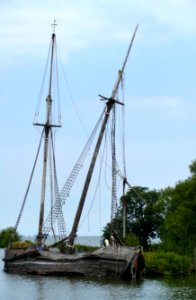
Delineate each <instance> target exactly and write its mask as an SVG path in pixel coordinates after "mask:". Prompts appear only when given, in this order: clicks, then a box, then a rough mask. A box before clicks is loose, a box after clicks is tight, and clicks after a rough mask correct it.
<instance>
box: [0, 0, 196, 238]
mask: <svg viewBox="0 0 196 300" xmlns="http://www.w3.org/2000/svg"><path fill="white" fill-rule="evenodd" d="M195 16H196V3H195V1H191V0H159V1H157V0H154V1H153V0H148V1H146V0H137V1H134V0H108V1H102V0H94V1H90V0H89V1H88V0H78V1H76V0H72V1H66V0H64V1H60V0H47V1H46V0H42V1H40V0H39V1H38V0H34V1H26V0H13V1H12V0H8V1H1V2H0V38H1V47H0V65H1V68H0V86H1V93H0V105H1V110H0V123H1V124H0V126H1V127H0V128H1V142H0V143H1V147H0V160H1V163H0V165H1V168H0V178H1V189H0V204H1V210H0V229H1V228H5V227H7V226H10V225H14V224H15V221H16V218H17V215H18V212H19V209H20V205H21V202H22V199H23V195H24V192H25V189H26V186H27V181H28V177H29V174H30V171H31V167H32V164H33V158H34V156H35V152H36V147H37V144H38V141H39V132H38V131H37V130H36V129H35V128H34V127H33V126H32V123H33V119H34V113H35V109H36V104H37V100H38V95H39V90H40V86H41V80H42V76H43V72H44V67H45V62H46V56H47V51H48V46H49V42H50V35H51V23H52V22H53V20H54V19H56V20H57V23H58V26H57V29H56V34H57V44H58V49H59V52H60V55H61V60H62V62H63V67H64V69H65V72H66V76H67V78H68V81H69V85H70V89H71V91H72V95H73V98H74V100H75V103H76V105H77V108H78V110H79V112H80V115H81V118H82V120H83V123H84V124H85V127H86V128H87V131H88V132H89V133H90V131H91V129H92V128H93V126H94V123H95V121H96V120H97V119H98V117H99V115H100V113H101V111H102V109H103V104H102V103H101V102H100V101H99V97H98V94H103V95H105V96H110V94H111V91H112V88H113V85H114V83H115V80H116V76H117V71H118V69H119V68H120V67H121V65H122V62H123V59H124V56H125V53H126V50H127V47H128V44H129V42H130V39H131V36H132V33H133V31H134V28H135V26H136V24H137V23H139V30H138V32H137V35H136V38H135V41H134V45H133V48H132V51H131V54H130V57H129V61H128V63H127V66H126V70H125V101H126V158H127V174H128V179H129V182H130V183H131V184H132V185H141V186H147V187H149V188H155V189H159V188H165V187H167V186H169V185H170V186H174V185H175V183H176V182H178V181H179V180H183V179H185V178H187V177H188V176H189V169H188V165H189V164H190V163H191V161H192V160H194V159H195V158H196V155H195V153H196V128H195V127H196V126H195V124H196V118H195V112H196V104H195V103H196V101H195V99H196V85H195V78H196V75H195V73H196V67H195V65H196V18H195ZM60 87H61V88H60V89H61V90H62V96H61V109H62V122H63V128H62V130H61V132H60V131H59V132H58V133H57V139H56V143H57V144H58V143H59V144H60V151H59V158H60V160H61V161H60V162H58V165H59V167H60V168H59V169H60V170H59V174H60V183H61V184H63V183H64V181H65V180H64V179H66V176H65V175H64V174H68V173H69V170H70V169H71V164H72V163H73V162H74V161H75V160H76V159H77V156H78V154H79V153H80V151H79V149H82V146H83V145H84V143H85V141H86V134H85V132H84V130H83V128H82V126H81V124H80V122H79V120H78V118H77V114H76V113H75V110H74V108H73V105H72V102H71V100H70V97H69V93H68V92H66V88H65V82H64V81H61V82H60ZM64 91H65V95H63V93H64ZM44 97H45V96H44ZM44 97H43V102H45V98H44ZM66 167H67V168H66ZM67 169H68V171H67ZM66 172H68V173H66ZM92 193H94V192H92ZM39 194H40V187H39V186H38V182H37V181H36V180H35V187H34V188H33V189H32V195H31V202H32V203H33V208H31V204H27V207H26V208H25V212H26V215H27V217H26V219H24V221H22V222H21V225H20V227H19V232H20V233H30V234H32V233H36V230H37V226H38V225H37V224H38V220H37V209H38V207H39V198H40V195H39ZM104 195H105V194H104ZM77 197H78V196H76V195H75V194H74V199H75V198H77ZM71 201H73V200H71ZM106 201H108V200H106V199H105V198H104V200H102V202H101V200H100V199H99V204H97V206H96V204H95V209H94V210H95V211H94V212H93V210H92V216H91V215H90V217H89V219H87V222H86V223H84V225H83V226H82V227H81V231H80V232H79V234H81V235H84V234H88V235H94V234H100V228H101V227H102V226H104V225H105V223H106V222H107V221H108V219H109V216H110V213H109V212H107V211H109V208H110V199H109V201H108V202H106ZM35 203H38V204H35ZM36 205H37V206H36ZM89 205H90V204H89ZM100 207H101V208H104V212H101V209H100ZM72 210H73V208H72ZM87 210H88V208H87ZM25 212H24V213H25ZM97 212H98V217H96V216H95V213H97ZM67 218H68V219H67V221H66V223H70V224H71V220H70V219H69V218H70V216H69V217H67ZM95 221H96V222H95ZM95 223H96V224H95ZM70 226H71V225H69V226H68V227H69V228H68V230H69V229H70Z"/></svg>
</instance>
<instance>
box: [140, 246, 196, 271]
mask: <svg viewBox="0 0 196 300" xmlns="http://www.w3.org/2000/svg"><path fill="white" fill-rule="evenodd" d="M144 257H145V261H146V275H178V274H183V273H190V272H191V271H192V269H193V261H192V258H190V257H188V256H186V255H179V254H177V253H175V252H165V251H152V252H146V253H144Z"/></svg>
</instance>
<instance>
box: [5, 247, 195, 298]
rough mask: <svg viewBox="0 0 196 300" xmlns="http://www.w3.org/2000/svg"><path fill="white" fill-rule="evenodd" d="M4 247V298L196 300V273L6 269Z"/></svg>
mask: <svg viewBox="0 0 196 300" xmlns="http://www.w3.org/2000/svg"><path fill="white" fill-rule="evenodd" d="M3 254H4V252H3V250H2V249H0V299H1V300H13V299H14V300H21V299H25V300H66V299H69V300H77V299H80V300H88V299H89V300H90V299H95V300H96V299H99V300H111V299H112V300H121V299H123V300H128V299H133V300H140V299H141V300H195V299H196V274H192V275H190V276H180V277H172V278H171V277H166V278H161V279H160V278H159V279H147V278H144V279H142V280H141V281H132V282H119V281H115V282H113V281H104V280H96V281H94V280H89V279H85V278H66V277H60V278H57V277H43V276H24V275H13V274H6V273H4V272H3V261H2V260H1V259H2V257H3Z"/></svg>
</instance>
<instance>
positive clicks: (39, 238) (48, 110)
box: [35, 33, 55, 243]
mask: <svg viewBox="0 0 196 300" xmlns="http://www.w3.org/2000/svg"><path fill="white" fill-rule="evenodd" d="M54 43H55V33H53V34H52V51H51V61H50V79H49V90H48V97H47V98H46V123H45V124H44V125H43V126H44V132H45V137H44V157H43V171H42V187H41V200H40V215H39V227H38V236H37V241H38V243H41V241H42V239H43V233H42V229H43V222H44V203H45V194H46V173H47V163H48V139H49V132H50V130H51V127H52V125H51V106H52V98H51V88H52V71H53V59H54ZM35 125H41V124H35Z"/></svg>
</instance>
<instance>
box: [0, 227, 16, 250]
mask: <svg viewBox="0 0 196 300" xmlns="http://www.w3.org/2000/svg"><path fill="white" fill-rule="evenodd" d="M20 240H21V237H20V235H19V234H18V233H17V232H16V231H15V229H14V228H13V227H8V228H6V229H2V230H1V231H0V248H6V247H7V246H8V245H9V244H10V243H12V242H15V241H20Z"/></svg>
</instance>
